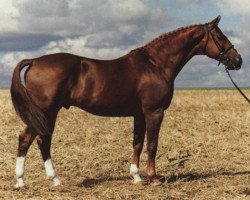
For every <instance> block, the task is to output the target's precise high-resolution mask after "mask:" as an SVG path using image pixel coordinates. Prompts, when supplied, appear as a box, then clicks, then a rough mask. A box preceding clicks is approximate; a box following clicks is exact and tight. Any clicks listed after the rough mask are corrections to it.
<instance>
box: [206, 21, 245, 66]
mask: <svg viewBox="0 0 250 200" xmlns="http://www.w3.org/2000/svg"><path fill="white" fill-rule="evenodd" d="M220 18H221V17H220V16H218V17H217V18H215V19H214V20H213V21H211V22H209V23H207V24H206V25H205V26H206V36H205V38H204V40H205V46H204V53H205V54H206V55H207V56H209V57H211V58H214V59H216V60H218V61H219V64H220V63H222V64H224V65H225V66H226V67H227V69H229V70H239V69H240V68H241V64H242V58H241V56H240V54H239V53H238V52H237V51H236V49H235V48H234V46H233V45H232V43H231V42H230V41H229V40H228V38H227V37H226V36H225V35H224V34H223V33H222V31H221V30H220V29H219V28H218V24H219V22H220ZM219 64H218V65H219Z"/></svg>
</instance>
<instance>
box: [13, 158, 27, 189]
mask: <svg viewBox="0 0 250 200" xmlns="http://www.w3.org/2000/svg"><path fill="white" fill-rule="evenodd" d="M24 165H25V157H17V159H16V177H17V183H16V185H15V187H16V188H19V187H23V186H25V182H24V178H23V175H24Z"/></svg>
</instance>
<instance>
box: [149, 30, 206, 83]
mask: <svg viewBox="0 0 250 200" xmlns="http://www.w3.org/2000/svg"><path fill="white" fill-rule="evenodd" d="M203 36H204V34H203V33H202V31H201V29H199V28H197V27H196V28H190V29H187V30H183V31H180V32H178V33H176V34H175V35H171V36H169V38H165V39H162V40H159V41H158V42H156V43H154V44H152V45H150V46H149V47H147V52H148V54H149V56H150V59H151V60H152V61H153V62H154V64H155V65H157V67H161V68H163V69H164V71H165V73H166V77H171V78H173V79H175V77H176V76H177V75H178V73H179V72H180V71H181V69H182V68H183V66H184V65H185V64H186V63H187V62H188V61H189V60H190V59H191V58H192V57H193V56H194V55H197V54H198V50H199V49H200V48H201V44H200V42H201V40H202V38H203Z"/></svg>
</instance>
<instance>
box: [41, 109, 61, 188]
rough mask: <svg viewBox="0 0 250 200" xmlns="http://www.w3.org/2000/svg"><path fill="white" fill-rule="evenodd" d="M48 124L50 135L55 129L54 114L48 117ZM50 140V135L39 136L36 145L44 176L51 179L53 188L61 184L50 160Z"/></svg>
mask: <svg viewBox="0 0 250 200" xmlns="http://www.w3.org/2000/svg"><path fill="white" fill-rule="evenodd" d="M48 119H49V123H50V128H51V130H52V131H51V134H52V133H53V130H54V127H55V119H56V114H52V115H50V117H48ZM51 139H52V135H43V136H41V135H39V136H38V137H37V144H38V146H39V149H40V151H41V155H42V159H43V161H44V167H45V171H46V175H47V177H48V178H49V179H51V180H52V181H53V183H54V186H58V185H60V184H61V181H60V179H59V178H58V177H57V175H56V172H55V169H54V165H53V162H52V159H51V154H50V147H51Z"/></svg>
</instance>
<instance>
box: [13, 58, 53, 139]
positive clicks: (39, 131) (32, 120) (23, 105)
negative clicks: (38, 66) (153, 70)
mask: <svg viewBox="0 0 250 200" xmlns="http://www.w3.org/2000/svg"><path fill="white" fill-rule="evenodd" d="M32 62H33V60H28V59H25V60H22V61H21V62H19V63H18V64H17V66H16V68H15V70H14V72H13V77H12V83H11V90H10V92H11V98H12V103H13V106H14V108H15V110H16V112H17V114H18V115H19V116H20V117H21V119H22V121H23V122H24V123H25V124H26V125H27V126H28V127H29V128H30V129H31V131H32V132H33V133H34V134H36V135H47V134H51V131H50V128H49V125H48V121H47V119H46V116H45V114H44V112H43V111H42V109H41V108H39V107H38V106H37V105H36V104H35V103H34V101H33V100H32V99H31V97H30V95H29V94H28V91H27V89H26V88H25V86H24V85H23V84H22V83H21V79H20V72H21V70H22V69H23V68H24V67H26V66H29V68H30V67H31V66H32Z"/></svg>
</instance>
